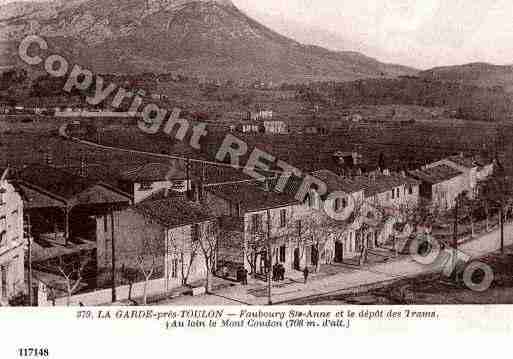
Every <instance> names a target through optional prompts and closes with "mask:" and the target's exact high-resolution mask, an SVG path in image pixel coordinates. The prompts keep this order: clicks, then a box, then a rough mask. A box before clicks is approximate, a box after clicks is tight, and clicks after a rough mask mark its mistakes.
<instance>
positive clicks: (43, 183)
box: [17, 165, 96, 199]
mask: <svg viewBox="0 0 513 359" xmlns="http://www.w3.org/2000/svg"><path fill="white" fill-rule="evenodd" d="M17 179H19V180H21V181H23V182H26V183H29V184H32V185H35V186H37V187H40V188H42V189H44V190H45V191H48V192H50V193H53V194H56V195H58V196H59V197H62V198H65V199H71V198H73V197H74V196H75V195H77V194H79V193H81V192H83V191H85V190H86V189H88V188H89V187H91V186H93V185H95V184H96V181H92V180H90V179H87V178H83V177H80V176H76V175H74V174H72V173H70V172H67V171H64V170H61V169H57V168H53V167H48V166H42V165H33V166H30V167H26V168H24V169H23V170H21V171H20V172H19V174H18V175H17Z"/></svg>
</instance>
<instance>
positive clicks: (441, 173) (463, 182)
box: [408, 164, 470, 210]
mask: <svg viewBox="0 0 513 359" xmlns="http://www.w3.org/2000/svg"><path fill="white" fill-rule="evenodd" d="M408 174H409V175H410V176H411V177H413V178H415V179H417V180H419V181H420V182H421V185H420V197H422V198H424V199H426V200H428V201H430V202H431V204H432V205H433V206H435V207H437V208H438V209H440V210H449V209H451V208H453V207H454V206H455V204H456V198H457V197H458V196H459V195H460V194H462V193H464V192H468V191H469V189H470V187H469V176H468V173H464V172H462V171H460V170H457V169H455V168H454V167H452V166H448V165H446V164H438V165H436V166H432V167H423V168H422V169H420V170H415V171H410V172H408Z"/></svg>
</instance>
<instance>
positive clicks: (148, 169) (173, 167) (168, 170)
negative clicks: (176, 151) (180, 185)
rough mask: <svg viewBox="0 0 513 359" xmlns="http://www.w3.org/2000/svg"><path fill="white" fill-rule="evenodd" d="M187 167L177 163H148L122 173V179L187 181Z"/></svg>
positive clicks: (136, 180)
mask: <svg viewBox="0 0 513 359" xmlns="http://www.w3.org/2000/svg"><path fill="white" fill-rule="evenodd" d="M184 167H185V165H184V164H183V163H182V162H180V161H176V162H175V163H158V162H156V163H146V164H143V165H140V166H137V167H135V168H132V169H129V170H127V171H124V172H123V173H121V178H122V179H124V180H128V181H132V182H142V181H163V180H166V179H167V180H173V179H180V180H182V179H185V178H186V174H185V168H184Z"/></svg>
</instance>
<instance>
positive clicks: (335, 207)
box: [333, 198, 340, 212]
mask: <svg viewBox="0 0 513 359" xmlns="http://www.w3.org/2000/svg"><path fill="white" fill-rule="evenodd" d="M333 210H334V211H335V212H338V211H340V198H335V203H333Z"/></svg>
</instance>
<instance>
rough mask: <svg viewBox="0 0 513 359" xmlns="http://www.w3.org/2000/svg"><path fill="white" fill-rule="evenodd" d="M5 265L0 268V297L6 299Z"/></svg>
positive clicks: (6, 267)
mask: <svg viewBox="0 0 513 359" xmlns="http://www.w3.org/2000/svg"><path fill="white" fill-rule="evenodd" d="M8 268H9V267H8V266H7V265H3V266H0V272H2V273H1V274H2V291H1V292H0V297H7V270H8Z"/></svg>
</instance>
